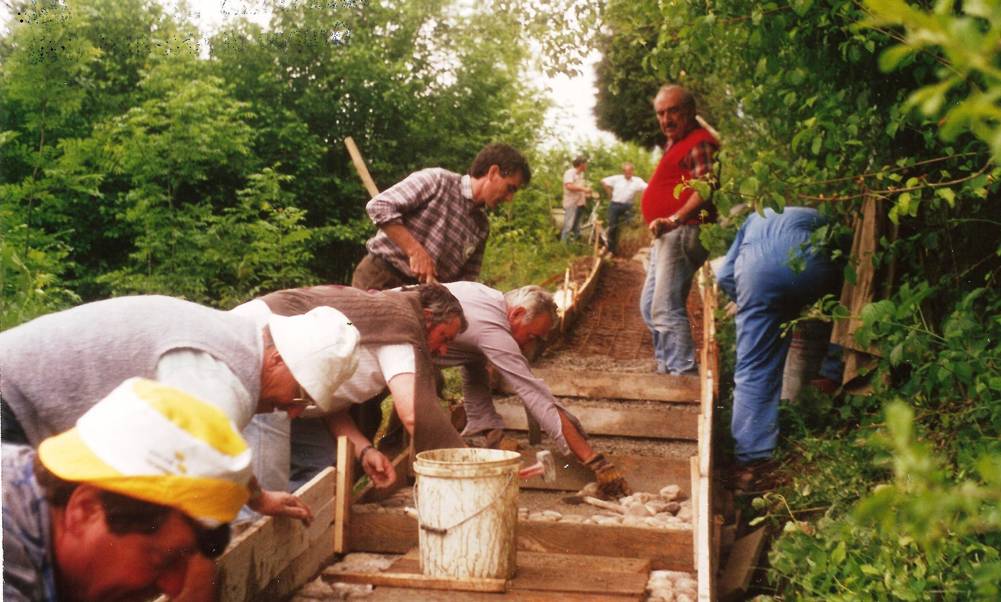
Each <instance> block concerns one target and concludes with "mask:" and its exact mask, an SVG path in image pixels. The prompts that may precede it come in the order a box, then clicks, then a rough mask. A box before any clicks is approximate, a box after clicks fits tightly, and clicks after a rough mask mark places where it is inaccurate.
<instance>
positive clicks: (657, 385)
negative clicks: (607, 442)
mask: <svg viewBox="0 0 1001 602" xmlns="http://www.w3.org/2000/svg"><path fill="white" fill-rule="evenodd" d="M532 372H533V374H535V376H537V377H539V378H541V379H542V380H544V381H546V385H547V386H548V387H549V390H550V391H552V393H553V395H555V396H557V397H590V398H594V399H640V400H647V401H670V402H676V403H698V402H699V391H700V389H699V379H698V378H697V377H695V376H669V375H667V374H655V373H653V372H596V371H594V370H567V369H564V368H533V369H532ZM509 392H512V393H513V391H509Z"/></svg>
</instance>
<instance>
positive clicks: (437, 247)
mask: <svg viewBox="0 0 1001 602" xmlns="http://www.w3.org/2000/svg"><path fill="white" fill-rule="evenodd" d="M365 210H366V211H367V212H368V215H369V217H370V218H372V221H373V222H375V225H376V226H382V225H383V224H391V223H400V224H403V225H404V226H405V227H406V228H407V230H409V231H410V234H411V235H412V236H413V237H414V238H416V239H417V241H418V242H420V243H421V244H422V245H424V248H425V249H426V250H427V252H428V254H429V255H430V256H431V258H432V259H433V260H434V263H435V271H436V272H437V274H438V280H440V281H441V282H453V281H455V280H475V279H476V277H477V276H479V274H480V267H481V265H482V263H483V250H484V249H485V248H486V242H487V236H488V235H489V234H490V222H489V221H488V220H487V214H486V212H485V211H484V208H483V206H482V205H477V204H475V203H473V189H472V184H471V182H470V178H469V176H468V175H465V176H460V175H459V174H457V173H453V172H451V171H448V170H446V169H441V168H438V167H433V168H429V169H422V170H421V171H417V172H414V173H412V174H410V175H409V176H407V177H406V179H404V180H403V181H401V182H399V183H397V184H396V185H394V186H392V187H391V188H388V189H386V190H385V191H383V192H382V193H380V194H379V195H378V196H376V197H375V198H373V199H372V200H371V201H369V202H368V204H367V205H366V206H365ZM365 246H366V247H367V248H368V251H369V253H372V254H373V255H375V256H377V257H379V258H381V259H383V260H384V261H387V262H389V263H390V265H392V266H393V267H395V268H396V269H398V270H399V271H401V272H403V273H404V274H406V275H407V276H410V277H411V278H413V277H414V275H413V272H411V271H410V258H409V257H407V254H406V253H404V252H403V249H401V248H400V247H398V246H397V245H396V243H394V242H393V241H392V240H390V239H389V237H388V236H386V234H385V232H383V231H382V230H381V229H380V230H379V232H378V233H377V234H376V235H375V236H373V237H372V238H370V239H369V240H368V243H367V244H366V245H365Z"/></svg>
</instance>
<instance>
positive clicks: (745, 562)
mask: <svg viewBox="0 0 1001 602" xmlns="http://www.w3.org/2000/svg"><path fill="white" fill-rule="evenodd" d="M764 547H765V527H761V528H759V529H757V530H756V531H753V532H751V533H748V534H747V535H745V536H743V537H741V538H740V539H738V540H737V541H735V542H734V543H733V548H731V550H730V558H729V559H728V560H727V562H726V568H725V569H724V570H723V576H722V577H721V578H720V582H719V592H720V597H721V599H723V600H740V599H743V594H744V593H745V592H746V591H747V588H748V587H750V586H751V577H753V575H754V571H755V569H756V568H757V566H758V559H759V558H760V557H761V552H762V550H764Z"/></svg>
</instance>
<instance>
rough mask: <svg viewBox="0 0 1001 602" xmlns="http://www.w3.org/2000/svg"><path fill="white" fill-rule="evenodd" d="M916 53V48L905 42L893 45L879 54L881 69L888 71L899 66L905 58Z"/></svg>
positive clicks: (884, 71)
mask: <svg viewBox="0 0 1001 602" xmlns="http://www.w3.org/2000/svg"><path fill="white" fill-rule="evenodd" d="M913 53H914V49H913V48H911V47H910V46H905V45H903V44H898V45H897V46H891V47H890V48H887V49H886V50H884V51H883V52H882V53H880V55H879V70H880V71H882V72H883V73H888V72H890V71H893V70H894V69H896V68H897V65H899V64H900V62H901V61H903V60H904V59H905V58H907V57H909V56H911V55H912V54H913Z"/></svg>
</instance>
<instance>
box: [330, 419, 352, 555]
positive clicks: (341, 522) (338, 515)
mask: <svg viewBox="0 0 1001 602" xmlns="http://www.w3.org/2000/svg"><path fill="white" fill-rule="evenodd" d="M354 450H355V446H354V444H352V443H351V440H350V439H348V438H347V437H345V436H344V435H341V436H340V437H338V438H337V491H336V493H335V496H336V499H337V501H336V511H335V513H334V552H336V553H338V554H344V553H346V552H347V551H348V550H349V549H350V543H349V540H348V539H347V533H348V523H349V522H350V520H351V490H352V489H353V488H354V484H355V479H354V472H355V470H354V468H355V453H354Z"/></svg>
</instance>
